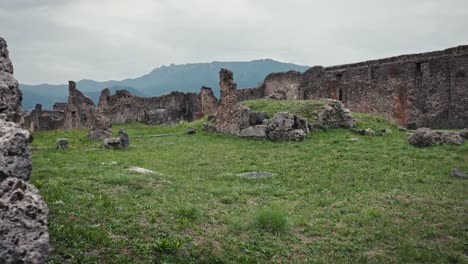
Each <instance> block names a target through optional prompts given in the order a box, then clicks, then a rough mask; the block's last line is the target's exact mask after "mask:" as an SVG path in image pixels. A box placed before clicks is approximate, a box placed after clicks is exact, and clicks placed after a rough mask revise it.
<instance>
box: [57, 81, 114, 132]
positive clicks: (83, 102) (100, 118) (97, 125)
mask: <svg viewBox="0 0 468 264" xmlns="http://www.w3.org/2000/svg"><path fill="white" fill-rule="evenodd" d="M68 91H69V95H68V107H67V110H66V112H65V120H64V128H65V129H70V128H89V133H88V137H89V138H92V139H99V140H100V139H104V138H107V137H109V136H111V134H112V122H111V120H110V119H109V118H108V117H107V116H106V115H105V114H104V113H103V111H102V110H101V109H99V108H96V107H95V106H94V103H93V101H92V100H91V98H89V97H87V96H85V95H83V93H81V92H80V91H78V89H76V84H75V82H73V81H70V82H69V85H68Z"/></svg>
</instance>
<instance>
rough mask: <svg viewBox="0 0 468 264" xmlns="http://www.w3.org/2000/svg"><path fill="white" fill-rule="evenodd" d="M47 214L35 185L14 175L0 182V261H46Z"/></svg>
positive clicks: (7, 263) (6, 263)
mask: <svg viewBox="0 0 468 264" xmlns="http://www.w3.org/2000/svg"><path fill="white" fill-rule="evenodd" d="M47 215H48V209H47V205H46V204H45V202H44V200H43V199H42V197H41V196H40V194H39V191H38V190H37V189H36V187H34V186H33V185H31V184H29V183H27V182H26V181H23V180H21V179H18V178H6V179H4V180H3V181H2V182H1V183H0V263H5V264H10V263H11V264H13V263H37V264H42V263H45V262H46V260H47V256H48V254H49V233H48V229H47Z"/></svg>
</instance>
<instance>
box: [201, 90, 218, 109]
mask: <svg viewBox="0 0 468 264" xmlns="http://www.w3.org/2000/svg"><path fill="white" fill-rule="evenodd" d="M198 100H199V101H200V104H201V113H202V114H203V115H204V116H207V115H213V114H215V113H216V110H218V99H217V98H216V97H215V96H214V94H213V90H212V89H211V88H208V87H205V86H203V87H202V88H201V89H200V93H199V94H198Z"/></svg>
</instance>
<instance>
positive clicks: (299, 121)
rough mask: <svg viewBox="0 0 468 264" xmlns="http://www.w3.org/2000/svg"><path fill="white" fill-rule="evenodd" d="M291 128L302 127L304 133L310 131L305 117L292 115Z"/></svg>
mask: <svg viewBox="0 0 468 264" xmlns="http://www.w3.org/2000/svg"><path fill="white" fill-rule="evenodd" d="M293 128H294V129H302V130H304V133H305V134H309V133H310V129H309V121H307V119H305V118H301V117H299V116H294V125H293Z"/></svg>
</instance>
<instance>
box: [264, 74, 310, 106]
mask: <svg viewBox="0 0 468 264" xmlns="http://www.w3.org/2000/svg"><path fill="white" fill-rule="evenodd" d="M301 82H302V77H301V73H300V72H297V71H288V72H280V73H272V74H269V75H268V76H267V77H266V78H265V82H264V83H265V94H266V96H269V95H272V94H283V93H284V94H285V97H286V98H285V99H287V100H300V99H303V98H304V95H303V91H302V88H301ZM279 100H281V99H279Z"/></svg>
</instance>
